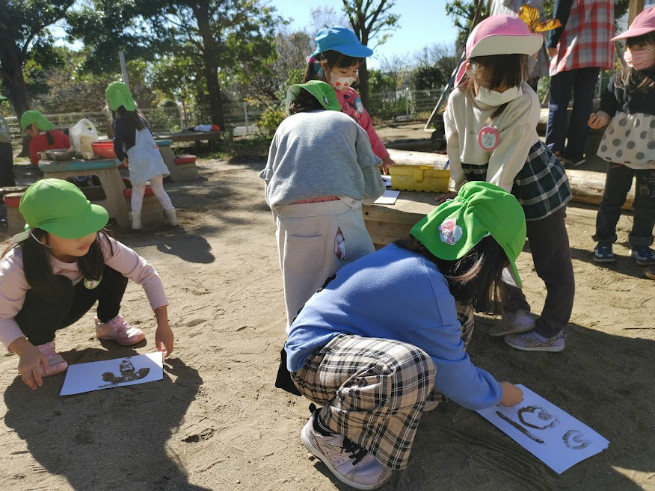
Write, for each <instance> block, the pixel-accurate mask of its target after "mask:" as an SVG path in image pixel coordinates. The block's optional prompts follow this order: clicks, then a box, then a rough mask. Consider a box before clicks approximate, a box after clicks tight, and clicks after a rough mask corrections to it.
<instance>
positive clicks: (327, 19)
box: [309, 7, 350, 33]
mask: <svg viewBox="0 0 655 491" xmlns="http://www.w3.org/2000/svg"><path fill="white" fill-rule="evenodd" d="M311 15H312V23H311V24H310V26H309V27H310V29H311V32H313V33H316V32H318V31H320V30H321V29H323V28H324V27H333V26H348V25H349V24H350V22H349V21H348V17H346V16H345V15H344V14H343V12H335V10H334V9H333V8H332V7H318V8H315V9H312V14H311Z"/></svg>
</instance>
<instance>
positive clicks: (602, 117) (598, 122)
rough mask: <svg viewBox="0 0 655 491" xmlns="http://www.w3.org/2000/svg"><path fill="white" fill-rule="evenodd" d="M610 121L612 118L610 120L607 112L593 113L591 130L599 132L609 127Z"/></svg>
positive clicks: (590, 122)
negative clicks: (600, 129) (598, 130)
mask: <svg viewBox="0 0 655 491" xmlns="http://www.w3.org/2000/svg"><path fill="white" fill-rule="evenodd" d="M610 119H612V118H610V115H609V114H607V113H606V112H605V111H598V112H597V113H591V116H589V122H588V124H589V127H590V128H591V129H594V130H597V129H598V128H602V127H603V126H605V125H607V124H608V123H609V122H610Z"/></svg>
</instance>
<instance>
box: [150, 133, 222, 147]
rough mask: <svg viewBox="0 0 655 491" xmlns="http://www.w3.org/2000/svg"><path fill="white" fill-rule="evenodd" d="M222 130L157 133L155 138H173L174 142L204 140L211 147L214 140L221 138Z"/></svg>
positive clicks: (197, 141)
mask: <svg viewBox="0 0 655 491" xmlns="http://www.w3.org/2000/svg"><path fill="white" fill-rule="evenodd" d="M222 134H223V132H222V131H179V132H177V133H157V134H156V135H154V137H155V140H172V141H174V142H196V143H199V142H202V141H206V142H207V144H208V145H209V147H210V148H212V146H213V145H214V142H215V141H216V140H218V139H220V138H221V135H222Z"/></svg>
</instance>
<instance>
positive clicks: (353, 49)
mask: <svg viewBox="0 0 655 491" xmlns="http://www.w3.org/2000/svg"><path fill="white" fill-rule="evenodd" d="M323 51H336V52H337V53H341V54H342V55H346V56H351V57H353V58H368V57H369V56H371V55H372V54H373V50H372V49H371V48H369V47H367V46H364V45H362V46H352V45H348V44H335V45H334V46H330V47H329V48H328V49H324V50H323ZM323 51H321V50H320V49H319V48H318V46H317V47H316V51H314V53H313V54H312V56H316V55H318V54H320V53H322V52H323Z"/></svg>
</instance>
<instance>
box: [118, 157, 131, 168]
mask: <svg viewBox="0 0 655 491" xmlns="http://www.w3.org/2000/svg"><path fill="white" fill-rule="evenodd" d="M120 166H121V167H122V168H123V169H127V168H128V167H129V165H128V163H127V159H123V160H121V165H120Z"/></svg>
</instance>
